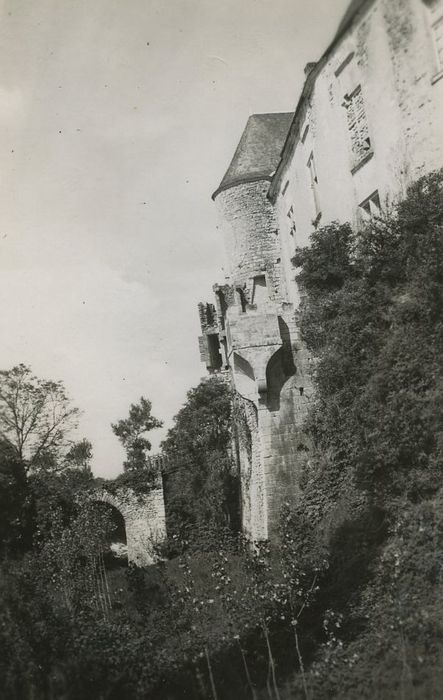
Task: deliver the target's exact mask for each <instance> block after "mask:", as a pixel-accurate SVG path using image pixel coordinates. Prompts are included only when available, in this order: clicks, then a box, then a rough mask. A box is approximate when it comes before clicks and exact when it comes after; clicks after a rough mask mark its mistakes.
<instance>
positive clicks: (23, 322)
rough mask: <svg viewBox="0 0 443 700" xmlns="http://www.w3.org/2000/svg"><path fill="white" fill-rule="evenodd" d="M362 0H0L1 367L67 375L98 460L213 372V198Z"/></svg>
mask: <svg viewBox="0 0 443 700" xmlns="http://www.w3.org/2000/svg"><path fill="white" fill-rule="evenodd" d="M347 4H348V0H0V8H1V26H0V33H1V41H0V65H1V71H0V153H1V163H0V178H1V187H0V197H1V202H0V333H1V344H0V358H1V359H0V367H1V368H2V369H8V368H10V367H12V366H13V365H15V364H18V363H19V362H24V363H25V364H29V365H31V367H32V369H33V371H34V373H35V374H37V375H38V376H40V377H44V378H50V379H61V380H63V381H64V383H65V385H66V387H67V389H68V392H69V394H70V396H71V397H72V399H73V401H74V403H75V404H76V405H77V406H79V408H81V409H82V411H83V416H82V420H81V426H80V434H79V437H81V436H82V435H85V436H86V437H88V438H89V439H90V440H91V441H92V442H93V445H94V453H95V458H94V472H95V473H96V474H97V475H100V476H108V477H112V476H115V475H116V474H117V473H118V472H119V471H120V470H121V463H122V459H123V454H122V451H121V449H120V447H119V445H118V442H117V439H116V438H115V437H114V436H113V435H112V433H111V430H110V423H111V421H115V420H117V419H119V418H122V417H124V416H125V415H126V414H127V410H128V407H129V404H130V403H131V402H135V401H137V400H138V399H139V397H140V396H141V395H144V396H146V397H148V398H150V399H151V401H152V403H153V412H154V414H155V415H156V416H157V417H159V418H161V419H163V420H164V421H165V428H164V429H162V430H157V431H155V432H154V433H152V442H153V447H154V451H155V449H156V448H157V447H158V443H159V442H160V440H161V439H162V438H163V437H164V434H165V430H166V428H167V427H169V426H170V425H171V421H172V417H173V416H174V415H175V414H176V413H177V411H178V410H179V408H180V406H181V405H182V404H183V402H184V400H185V396H186V391H187V390H188V389H189V388H190V387H192V386H195V385H196V384H197V383H198V382H199V380H200V378H201V377H202V376H204V374H205V368H204V366H203V365H201V364H200V361H199V353H198V344H197V337H198V335H199V323H198V315H197V308H196V305H197V303H198V302H199V301H200V300H208V301H210V300H211V295H212V292H211V288H212V284H213V283H214V282H217V281H222V280H223V278H224V272H223V270H222V266H223V251H222V246H221V240H220V239H219V236H218V232H217V230H216V225H217V220H216V216H215V211H214V205H213V203H212V201H211V193H212V192H213V191H214V190H215V188H216V187H217V185H218V183H219V181H220V180H221V178H222V176H223V174H224V171H225V170H226V168H227V166H228V164H229V161H230V159H231V157H232V155H233V152H234V149H235V147H236V145H237V142H238V140H239V138H240V136H241V133H242V131H243V128H244V126H245V123H246V120H247V118H248V116H249V115H250V114H253V113H260V112H279V111H292V110H293V109H294V107H295V104H296V100H297V98H298V95H299V93H300V90H301V86H302V79H303V68H304V65H305V63H307V62H308V61H312V60H316V59H317V58H318V57H319V56H320V54H321V53H322V51H323V50H324V49H325V48H326V45H327V44H328V43H329V41H330V40H331V39H332V36H333V33H334V31H335V29H336V27H337V24H338V22H339V20H340V17H341V15H342V14H343V12H344V10H345V8H346V6H347Z"/></svg>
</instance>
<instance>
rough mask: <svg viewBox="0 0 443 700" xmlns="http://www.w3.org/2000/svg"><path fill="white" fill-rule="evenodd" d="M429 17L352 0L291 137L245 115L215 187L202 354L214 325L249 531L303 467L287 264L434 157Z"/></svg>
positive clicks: (442, 110)
mask: <svg viewBox="0 0 443 700" xmlns="http://www.w3.org/2000/svg"><path fill="white" fill-rule="evenodd" d="M439 17H441V20H442V22H443V0H353V1H352V2H351V4H350V6H349V8H348V11H347V13H346V15H345V17H344V19H343V21H342V22H341V24H340V27H339V30H338V32H337V34H336V36H335V38H334V39H333V41H332V43H331V45H330V46H329V47H328V49H327V50H326V52H325V54H324V55H323V56H322V58H321V59H320V60H319V61H318V62H317V63H316V64H309V69H308V70H307V71H306V83H305V86H304V88H303V91H302V95H301V97H300V100H299V103H298V105H297V108H296V111H295V114H294V117H293V119H292V123H291V126H290V128H289V133H287V130H288V127H289V119H288V115H287V114H285V115H275V116H274V118H273V119H272V118H271V117H272V115H254V116H253V117H252V118H251V119H250V120H249V122H248V124H247V126H246V129H245V132H244V135H243V137H242V139H241V141H240V144H239V146H238V148H237V151H236V153H235V156H234V158H233V161H232V163H231V165H230V166H229V168H228V171H227V173H226V175H225V177H224V178H223V180H222V182H221V185H220V187H219V188H218V190H217V191H216V192H215V194H214V198H215V202H216V205H217V208H218V211H219V213H220V217H221V228H222V231H223V236H224V242H225V247H226V252H227V257H228V261H229V279H228V284H226V285H224V286H223V287H219V286H216V287H215V288H214V291H215V292H216V311H217V324H216V327H215V325H214V324H212V325H211V323H209V322H208V321H207V320H206V317H205V318H202V332H203V340H202V349H203V354H204V357H205V358H207V357H209V358H210V352H209V345H210V344H212V345H211V347H212V348H214V340H213V339H212V340H210V338H211V337H212V338H213V335H214V334H216V335H217V337H218V339H219V347H220V349H221V355H222V356H223V364H224V366H228V367H229V368H230V373H231V379H232V383H233V385H234V387H235V389H236V391H237V392H238V395H239V397H240V399H239V400H240V402H241V405H242V407H243V414H244V420H243V424H242V425H239V426H238V443H239V444H238V446H237V450H235V451H234V452H235V453H236V454H238V458H239V462H240V464H239V467H240V474H241V482H242V508H243V510H242V522H243V528H244V530H245V532H246V533H248V535H249V536H250V537H251V538H253V539H266V538H268V537H271V538H275V537H276V533H277V528H278V521H279V514H280V511H281V507H282V504H283V502H284V501H287V500H289V501H296V499H297V496H298V494H299V492H300V488H301V482H302V481H303V475H304V473H305V471H306V469H307V468H308V465H309V450H310V445H309V440H308V439H307V436H306V435H305V434H304V432H303V421H304V418H305V416H306V413H307V409H308V406H309V401H310V400H311V398H312V383H311V378H310V374H311V367H312V359H311V358H310V357H309V353H308V352H307V351H306V349H305V348H304V347H303V344H302V343H301V341H300V337H299V330H298V325H297V309H298V306H299V303H300V290H299V289H298V287H297V284H296V281H295V274H296V270H295V269H294V268H293V265H292V262H291V259H292V258H293V256H294V253H295V249H296V247H298V246H305V245H307V244H308V242H309V236H310V234H311V233H312V232H313V231H314V230H315V229H317V228H318V227H319V226H323V225H325V224H328V223H331V222H333V221H339V222H342V223H344V222H351V223H352V224H353V225H354V226H360V225H361V223H362V221H363V220H364V219H365V218H367V217H370V216H372V215H373V214H376V213H377V212H379V210H380V208H381V209H383V208H387V207H389V206H390V204H391V203H392V202H393V201H395V200H396V199H397V198H399V197H401V196H403V195H404V193H405V190H406V187H407V186H408V184H409V183H411V182H412V181H414V180H416V179H417V178H418V177H420V176H421V175H423V174H425V173H427V172H429V171H431V170H433V169H436V168H439V167H442V166H443V118H442V117H443V64H442V63H441V62H442V61H443V52H442V51H441V47H440V44H438V45H436V44H435V41H434V40H436V41H437V42H439V41H441V37H440V35H439V36H438V37H437V38H436V37H435V36H433V32H434V29H433V26H434V25H435V21H436V19H438V18H439ZM433 23H434V25H433ZM433 42H434V43H433ZM260 117H262V118H260ZM259 127H260V128H259ZM262 127H263V129H262ZM266 133H268V136H266ZM260 135H261V136H262V137H263V143H262V145H261V146H260V137H261V136H260ZM274 171H275V172H274ZM221 290H223V291H221ZM208 308H209V307H208ZM201 316H202V314H201ZM205 353H206V354H205ZM210 364H211V367H210V370H211V371H216V370H217V367H216V362H215V361H214V359H213V357H212V359H211V358H210Z"/></svg>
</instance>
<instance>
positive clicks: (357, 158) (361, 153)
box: [343, 85, 372, 170]
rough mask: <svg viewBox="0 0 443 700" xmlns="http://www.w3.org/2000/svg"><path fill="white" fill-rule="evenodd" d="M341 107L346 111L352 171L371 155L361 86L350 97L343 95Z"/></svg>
mask: <svg viewBox="0 0 443 700" xmlns="http://www.w3.org/2000/svg"><path fill="white" fill-rule="evenodd" d="M343 106H344V107H345V109H346V119H347V123H348V132H349V137H350V141H351V153H352V168H353V170H354V169H355V168H356V167H358V166H360V165H362V164H363V162H366V160H367V158H368V156H369V155H372V145H371V139H370V136H369V126H368V120H367V117H366V111H365V105H364V102H363V94H362V91H361V86H360V85H359V86H358V87H357V88H355V90H354V92H352V93H351V94H350V95H345V100H344V103H343Z"/></svg>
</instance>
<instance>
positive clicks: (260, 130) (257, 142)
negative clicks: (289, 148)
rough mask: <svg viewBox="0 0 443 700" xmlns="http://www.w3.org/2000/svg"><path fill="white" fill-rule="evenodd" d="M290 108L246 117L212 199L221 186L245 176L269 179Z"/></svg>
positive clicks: (290, 117)
mask: <svg viewBox="0 0 443 700" xmlns="http://www.w3.org/2000/svg"><path fill="white" fill-rule="evenodd" d="M293 116H294V115H293V113H292V112H280V113H274V114H253V115H252V116H250V117H249V119H248V122H247V124H246V128H245V130H244V132H243V135H242V137H241V139H240V143H239V144H238V146H237V149H236V151H235V153H234V157H233V159H232V161H231V164H230V166H229V168H228V169H227V171H226V174H225V176H224V178H223V180H222V181H221V183H220V185H219V187H218V189H217V190H216V192H214V194H213V196H212V197H213V199H215V197H216V196H217V195H218V194H219V192H221V191H222V190H225V189H228V188H229V187H232V186H233V185H236V184H239V183H241V182H244V181H247V180H258V179H260V178H264V179H270V177H271V176H272V175H273V174H274V172H275V169H276V167H277V165H278V163H279V161H280V155H281V151H282V148H283V145H284V143H285V140H286V136H287V134H288V130H289V127H290V125H291V121H292V118H293Z"/></svg>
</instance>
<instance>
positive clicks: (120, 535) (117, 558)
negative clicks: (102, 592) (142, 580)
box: [94, 501, 128, 568]
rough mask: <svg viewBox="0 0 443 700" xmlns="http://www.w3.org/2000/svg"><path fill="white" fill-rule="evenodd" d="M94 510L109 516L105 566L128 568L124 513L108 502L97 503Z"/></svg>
mask: <svg viewBox="0 0 443 700" xmlns="http://www.w3.org/2000/svg"><path fill="white" fill-rule="evenodd" d="M94 508H95V509H96V510H97V511H98V512H99V513H103V514H104V515H106V516H107V518H108V521H109V530H108V533H107V538H106V545H107V550H106V552H105V564H106V567H107V568H115V567H118V566H126V565H127V563H128V543H127V537H126V523H125V519H124V517H123V515H122V513H121V512H120V511H119V510H118V508H116V507H115V506H113V505H112V504H111V503H107V502H106V501H96V502H95V503H94Z"/></svg>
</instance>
